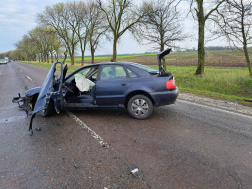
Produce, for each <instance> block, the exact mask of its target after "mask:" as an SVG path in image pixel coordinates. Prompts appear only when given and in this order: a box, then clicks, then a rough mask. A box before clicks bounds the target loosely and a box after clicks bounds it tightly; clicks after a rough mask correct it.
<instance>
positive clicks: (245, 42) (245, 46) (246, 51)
mask: <svg viewBox="0 0 252 189" xmlns="http://www.w3.org/2000/svg"><path fill="white" fill-rule="evenodd" d="M242 38H243V51H244V55H245V58H246V62H247V65H248V70H249V75H250V76H251V77H252V70H251V64H250V59H249V54H248V48H247V40H246V35H245V29H244V24H243V19H242Z"/></svg>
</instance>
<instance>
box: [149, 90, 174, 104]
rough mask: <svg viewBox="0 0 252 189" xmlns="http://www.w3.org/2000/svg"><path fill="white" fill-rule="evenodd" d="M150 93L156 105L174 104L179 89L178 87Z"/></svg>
mask: <svg viewBox="0 0 252 189" xmlns="http://www.w3.org/2000/svg"><path fill="white" fill-rule="evenodd" d="M150 95H151V96H152V98H153V100H154V103H155V106H156V107H158V106H165V105H169V104H174V102H175V101H176V99H177V97H178V95H179V90H178V88H176V89H175V90H171V91H164V92H154V93H151V94H150Z"/></svg>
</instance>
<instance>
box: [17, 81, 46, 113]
mask: <svg viewBox="0 0 252 189" xmlns="http://www.w3.org/2000/svg"><path fill="white" fill-rule="evenodd" d="M40 89H41V86H40V87H35V88H32V89H29V90H27V91H25V97H21V95H20V93H18V97H14V98H13V99H12V102H13V103H18V107H19V108H20V109H23V110H25V112H26V114H27V115H31V114H32V110H33V109H34V106H35V103H36V101H37V97H38V94H39V91H40Z"/></svg>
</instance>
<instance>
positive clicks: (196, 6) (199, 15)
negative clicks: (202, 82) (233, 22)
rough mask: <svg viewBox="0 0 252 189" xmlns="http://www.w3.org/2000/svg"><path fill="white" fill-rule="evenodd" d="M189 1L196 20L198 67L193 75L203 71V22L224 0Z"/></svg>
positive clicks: (204, 22)
mask: <svg viewBox="0 0 252 189" xmlns="http://www.w3.org/2000/svg"><path fill="white" fill-rule="evenodd" d="M189 1H190V2H191V5H190V8H191V10H190V12H191V13H194V11H195V13H196V17H195V16H194V14H193V16H194V18H195V19H196V20H197V21H198V67H197V70H196V72H195V75H200V74H203V73H204V64H205V49H204V43H205V24H206V21H207V20H208V19H209V17H210V16H211V14H213V12H214V11H216V10H218V8H219V6H220V5H221V4H222V3H224V1H225V0H210V1H206V0H205V1H204V0H189ZM204 8H205V9H207V10H208V11H207V13H206V14H205V10H204Z"/></svg>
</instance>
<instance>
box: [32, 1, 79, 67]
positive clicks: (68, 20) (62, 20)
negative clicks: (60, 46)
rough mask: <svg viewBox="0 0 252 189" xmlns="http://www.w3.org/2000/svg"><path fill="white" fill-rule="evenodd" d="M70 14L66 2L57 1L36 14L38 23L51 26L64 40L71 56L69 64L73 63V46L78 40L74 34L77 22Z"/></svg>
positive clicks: (74, 46)
mask: <svg viewBox="0 0 252 189" xmlns="http://www.w3.org/2000/svg"><path fill="white" fill-rule="evenodd" d="M71 14H72V13H71V12H69V9H68V8H67V4H64V3H58V4H55V5H53V6H51V7H50V6H47V7H46V8H45V10H44V12H43V13H40V14H38V15H37V20H38V22H39V23H40V24H43V25H48V26H51V27H53V28H54V30H55V32H56V33H57V34H58V35H59V36H60V37H61V38H62V39H63V40H64V42H65V45H66V47H67V50H68V53H69V55H70V58H71V65H74V53H75V48H76V45H77V43H78V42H79V39H78V37H77V36H76V30H77V28H78V27H79V23H77V22H76V20H75V19H74V18H73V17H72V15H71Z"/></svg>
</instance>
